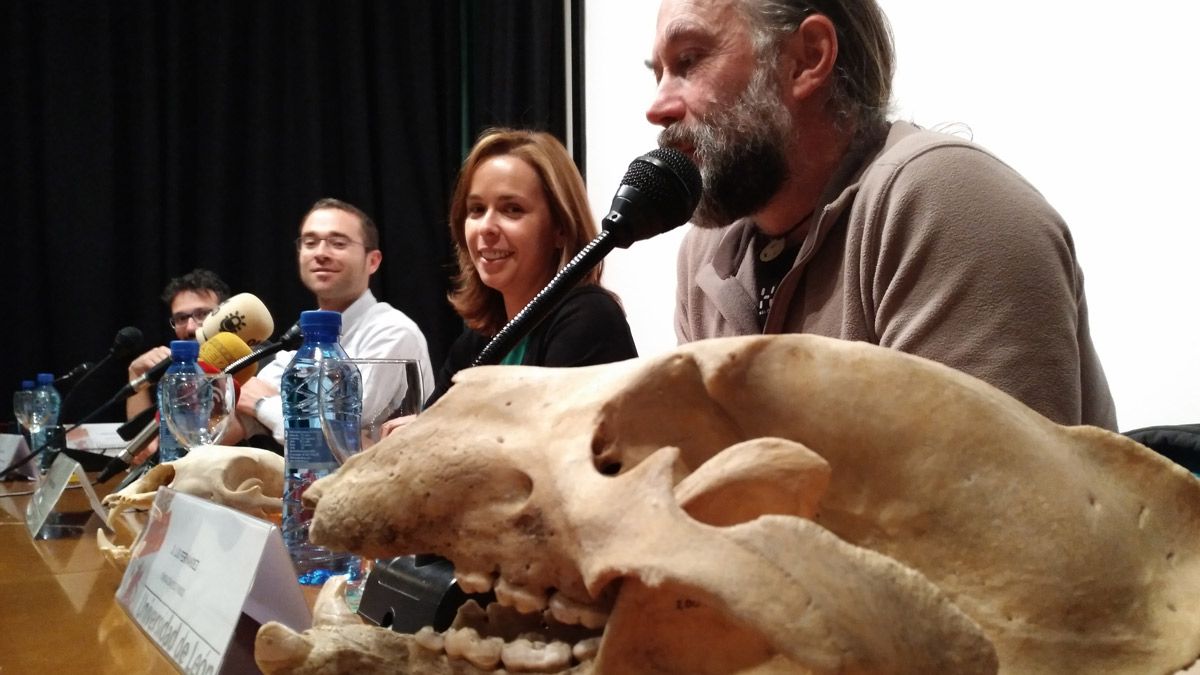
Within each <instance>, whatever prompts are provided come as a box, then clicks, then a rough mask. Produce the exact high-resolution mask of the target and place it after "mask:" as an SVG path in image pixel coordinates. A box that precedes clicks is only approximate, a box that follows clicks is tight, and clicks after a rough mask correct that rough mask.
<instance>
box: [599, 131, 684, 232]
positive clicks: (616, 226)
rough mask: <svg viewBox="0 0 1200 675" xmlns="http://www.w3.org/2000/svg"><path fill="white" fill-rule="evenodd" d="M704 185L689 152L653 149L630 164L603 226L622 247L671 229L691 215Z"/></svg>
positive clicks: (672, 149)
mask: <svg viewBox="0 0 1200 675" xmlns="http://www.w3.org/2000/svg"><path fill="white" fill-rule="evenodd" d="M701 186H702V183H701V180H700V170H699V169H697V168H696V164H695V163H694V162H692V160H691V159H689V158H688V156H687V155H685V154H683V153H682V152H679V151H678V150H676V149H674V148H657V149H655V150H651V151H650V152H648V153H646V154H644V155H642V156H641V157H638V158H637V159H635V160H633V162H632V163H631V164H630V165H629V169H628V170H626V172H625V177H624V178H622V179H621V187H620V188H618V189H617V194H616V196H615V197H613V202H612V206H611V207H610V208H609V212H608V215H607V216H605V217H604V222H603V227H604V229H605V230H608V231H609V232H610V233H611V235H612V236H613V238H614V240H615V243H616V245H617V246H620V247H622V248H628V247H629V246H630V245H631V244H632V243H633V242H635V241H641V240H642V239H648V238H650V237H653V236H655V235H657V234H662V233H663V232H666V231H668V230H672V229H674V228H676V227H679V226H680V225H682V224H684V223H686V222H687V221H688V219H689V218H691V217H692V212H693V211H695V210H696V205H697V204H698V203H700V193H701V189H702V187H701Z"/></svg>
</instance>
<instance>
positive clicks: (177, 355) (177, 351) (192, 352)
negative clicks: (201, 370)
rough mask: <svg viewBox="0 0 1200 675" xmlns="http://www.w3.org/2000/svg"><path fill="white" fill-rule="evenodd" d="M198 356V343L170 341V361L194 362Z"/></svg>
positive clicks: (192, 341)
mask: <svg viewBox="0 0 1200 675" xmlns="http://www.w3.org/2000/svg"><path fill="white" fill-rule="evenodd" d="M199 356H200V343H199V342H196V341H195V340H171V360H172V361H174V362H176V363H179V362H180V361H195V360H196V359H197V357H199Z"/></svg>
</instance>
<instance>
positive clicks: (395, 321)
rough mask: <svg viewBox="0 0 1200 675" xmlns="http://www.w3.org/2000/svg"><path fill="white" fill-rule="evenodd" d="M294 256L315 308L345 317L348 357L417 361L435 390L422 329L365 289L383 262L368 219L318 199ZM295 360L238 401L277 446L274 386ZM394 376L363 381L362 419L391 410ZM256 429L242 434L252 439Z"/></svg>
mask: <svg viewBox="0 0 1200 675" xmlns="http://www.w3.org/2000/svg"><path fill="white" fill-rule="evenodd" d="M296 252H297V256H298V262H299V266H300V280H301V281H302V282H304V285H305V286H306V287H307V288H308V290H310V291H312V293H313V295H314V296H316V299H317V307H318V308H319V309H326V310H332V311H335V312H341V313H342V335H341V339H340V342H341V345H342V348H343V349H345V350H346V354H347V355H348V356H350V357H351V358H402V359H418V360H419V361H420V363H421V379H422V386H423V387H424V389H423V391H424V392H425V393H426V394H428V393H429V392H432V391H433V367H432V365H431V364H430V363H429V348H428V346H427V345H426V342H425V336H424V335H423V334H422V333H421V329H420V328H419V327H417V324H416V323H415V322H413V320H412V319H410V318H408V317H407V316H406V315H405V314H404V313H403V312H401V311H400V310H398V309H396V308H394V307H392V306H391V305H389V304H387V303H386V302H379V301H378V300H376V299H375V296H374V294H372V293H371V290H370V288H369V287H368V285H369V283H370V280H371V275H372V274H374V273H375V271H376V270H378V269H379V265H380V263H381V262H382V260H383V253H382V252H381V251H380V250H379V230H378V228H377V227H376V226H375V223H374V221H372V220H371V218H370V216H368V215H367V214H366V213H365V212H363V211H362V210H361V209H359V208H358V207H356V206H354V205H353V204H349V203H346V202H343V201H340V200H337V199H329V198H326V199H321V200H319V201H318V202H317V203H315V204H313V206H312V208H310V209H309V211H308V213H306V214H305V216H304V218H303V220H302V221H301V224H300V236H299V237H298V238H297V239H296ZM292 355H293V353H292V352H280V353H279V354H278V355H277V356H276V357H275V360H273V361H272V362H271V363H269V364H267V366H265V367H264V368H263V369H262V370H261V371H260V372H259V374H258V376H257V377H254V378H251V379H250V380H249V381H248V382H247V383H246V384H245V385H243V386H242V391H241V396H240V397H239V398H238V403H237V409H238V412H239V413H240V414H241V416H242V417H243V418H254V420H256V421H257V422H258V424H260V425H262V426H263V427H265V428H266V430H268V431H269V432H270V433H271V435H272V436H273V437H274V438H275V440H276V441H277V442H279V443H280V444H282V443H283V406H282V402H281V401H280V398H279V381H280V378H281V377H282V375H283V369H284V367H286V366H287V364H288V363H289V362H290V361H291V359H292ZM399 376H400V374H399V373H396V374H395V377H384V376H383V374H382V372H381V373H380V374H379V375H376V376H373V377H370V378H366V379H364V381H363V414H364V416H374V415H376V414H378V413H380V412H388V411H386V410H384V408H386V407H387V406H388V405H389V404H390V403H391V399H392V397H393V396H394V395H396V393H397V392H398V391H399V390H400V384H401V382H400V380H399ZM246 426H248V427H249V426H252V423H251V424H250V425H246ZM256 431H259V430H258V429H254V428H248V429H247V432H249V433H250V434H253V433H255V432H256Z"/></svg>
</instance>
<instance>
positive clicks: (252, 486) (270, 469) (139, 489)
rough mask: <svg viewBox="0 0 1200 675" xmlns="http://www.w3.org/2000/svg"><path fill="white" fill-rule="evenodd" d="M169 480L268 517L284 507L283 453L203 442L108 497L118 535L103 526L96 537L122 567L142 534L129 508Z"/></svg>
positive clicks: (142, 504) (145, 503)
mask: <svg viewBox="0 0 1200 675" xmlns="http://www.w3.org/2000/svg"><path fill="white" fill-rule="evenodd" d="M163 486H166V487H169V488H171V489H173V490H177V491H179V492H184V493H187V494H189V495H193V496H196V497H202V498H204V499H209V500H211V501H213V502H215V503H217V504H222V505H224V506H229V507H231V508H234V509H237V510H238V511H242V512H243V513H248V514H250V515H252V516H256V517H258V518H266V517H267V516H268V515H269V514H273V513H279V512H280V511H281V510H282V509H283V457H281V456H279V455H277V454H275V453H273V452H269V451H267V450H262V449H259V448H250V447H245V448H243V447H231V446H223V445H203V446H198V447H195V448H193V449H192V450H191V452H189V453H188V454H187V455H185V456H184V457H182V458H180V459H177V460H175V461H173V462H164V463H163V464H159V465H158V466H156V467H154V468H152V469H150V470H149V471H147V472H146V473H145V474H144V475H143V476H142V477H141V478H139V479H137V480H136V481H134V482H132V483H130V484H129V485H127V486H125V487H124V488H123V489H122V490H120V491H118V492H114V493H112V494H110V495H108V496H107V497H105V498H104V505H105V506H107V507H109V512H108V519H107V521H106V522H107V524H108V526H109V527H110V528H111V529H112V530H113V531H114V532H115V533H116V536H117V540H116V542H113V541H112V540H110V539H109V538H108V537H107V536H106V535H105V534H104V531H103V530H97V531H96V543H97V545H98V546H99V547H100V550H101V552H102V553H103V554H104V556H105V558H106V559H108V560H109V561H110V562H112V563H113V564H115V565H117V566H118V567H124V566H125V565H126V564H128V562H129V546H130V545H131V544H132V542H133V540H134V539H136V538H137V534H138V531H137V530H135V529H133V528H132V527H131V526H130V524H129V522H128V521H127V520H126V519H125V518H124V517H123V514H124V512H125V511H128V510H130V509H148V508H150V505H151V504H152V503H153V502H154V496H155V493H157V491H158V488H160V487H163Z"/></svg>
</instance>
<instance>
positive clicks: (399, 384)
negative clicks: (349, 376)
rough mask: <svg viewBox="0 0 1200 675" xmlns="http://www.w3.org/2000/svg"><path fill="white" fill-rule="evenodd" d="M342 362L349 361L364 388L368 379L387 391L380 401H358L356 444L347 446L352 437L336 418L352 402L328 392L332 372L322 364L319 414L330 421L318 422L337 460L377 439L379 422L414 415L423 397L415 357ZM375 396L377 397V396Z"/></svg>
mask: <svg viewBox="0 0 1200 675" xmlns="http://www.w3.org/2000/svg"><path fill="white" fill-rule="evenodd" d="M342 362H343V363H352V364H354V366H355V367H356V368H357V369H358V372H359V373H360V375H361V377H362V383H363V387H364V389H363V390H364V391H365V390H366V389H365V388H366V384H367V383H368V382H370V383H373V384H372V387H373V389H375V390H376V391H387V392H390V395H389V396H388V397H387V398H386V399H385V400H384V401H383V402H382V403H379V402H377V401H362V403H361V406H362V408H361V409H360V410H359V420H360V421H359V425H358V439H357V440H358V447H357V448H353V447H349V446H351V445H352V443H353V440H354V439H353V438H352V437H348V435H347V434H345V433H344V432H345V429H344V427H341V426H339V425H338V424H337V423H336V422H337V420H340V419H344V417H345V413H346V412H347V411H346V406H349V405H353V402H351V401H347V400H339V399H337V398H336V397H334V396H332V395H331V392H332V391H335V385H336V382H337V378H336V376H332V377H331V376H330V374H329V373H327V372H325V370H326V369H325V366H324V364H322V377H321V391H320V403H321V418H322V420H329V421H331V422H333V424H325V425H322V430H323V431H324V432H325V441H326V442H327V443H329V447H330V449H331V450H332V451H333V454H334V456H335V457H337V458H338V461H339V462H344V461H345V460H346V459H347V458H348V457H349V456H350V455H352V454H354V453H355V452H358V451H359V450H366V449H367V448H369V447H371V446H372V445H375V444H376V443H378V442H379V439H380V436H381V433H382V428H383V423H384V422H386V421H388V420H390V419H393V418H395V417H403V416H405V415H416V414H417V413H419V412H420V411H421V406H422V404H423V403H424V401H425V392H424V390H423V388H422V386H421V362H420V361H418V360H417V359H383V358H379V359H373V358H361V359H342ZM377 398H378V397H377Z"/></svg>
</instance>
